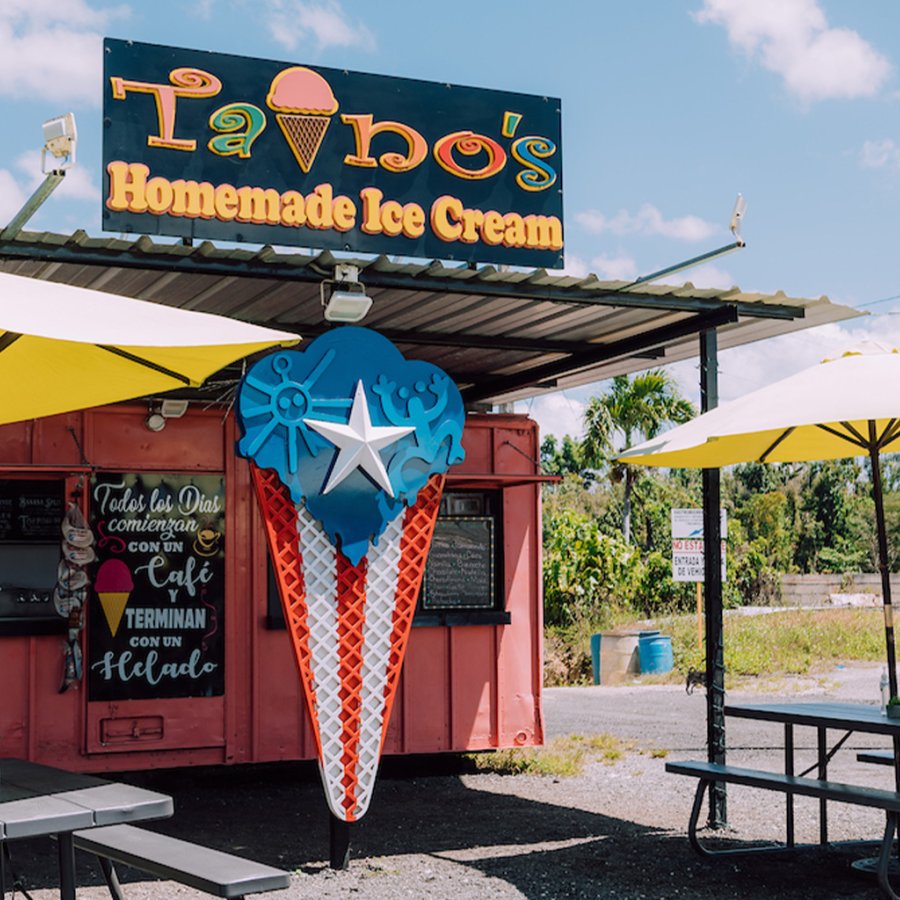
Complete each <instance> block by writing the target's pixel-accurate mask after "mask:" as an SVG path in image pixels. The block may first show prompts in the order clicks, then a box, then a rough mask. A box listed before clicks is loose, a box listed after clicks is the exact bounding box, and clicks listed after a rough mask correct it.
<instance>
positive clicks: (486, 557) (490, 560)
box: [422, 516, 496, 610]
mask: <svg viewBox="0 0 900 900" xmlns="http://www.w3.org/2000/svg"><path fill="white" fill-rule="evenodd" d="M423 589H424V595H423V598H422V608H423V609H427V610H435V609H493V608H494V607H495V605H496V585H495V584H494V519H493V517H491V516H458V517H453V518H438V520H437V522H436V523H435V526H434V537H433V538H432V540H431V552H430V553H429V554H428V562H427V564H426V566H425V583H424V588H423Z"/></svg>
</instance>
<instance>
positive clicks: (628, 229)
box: [575, 203, 720, 241]
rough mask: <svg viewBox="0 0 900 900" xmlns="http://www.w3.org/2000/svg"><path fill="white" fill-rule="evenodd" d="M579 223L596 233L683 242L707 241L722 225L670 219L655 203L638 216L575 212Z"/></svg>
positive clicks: (689, 218)
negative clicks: (649, 236)
mask: <svg viewBox="0 0 900 900" xmlns="http://www.w3.org/2000/svg"><path fill="white" fill-rule="evenodd" d="M575 221H576V222H578V223H579V224H580V225H582V226H584V227H585V228H586V229H587V230H588V231H591V232H594V233H595V234H603V233H604V232H609V233H611V234H617V235H627V234H638V235H659V236H660V237H667V238H674V239H675V240H679V241H704V240H706V239H708V238H710V237H711V236H712V235H714V234H716V232H718V231H719V230H720V228H719V226H718V225H715V224H713V223H711V222H707V221H705V220H704V219H701V218H700V217H699V216H681V217H680V218H676V219H666V218H665V217H664V216H663V214H662V213H661V212H660V211H659V210H658V209H657V208H656V207H655V206H653V204H652V203H645V204H644V205H643V206H641V208H640V209H639V210H638V211H637V212H636V213H635V214H634V215H632V214H631V213H629V212H627V211H626V210H624V209H623V210H619V212H617V213H616V214H615V215H614V216H607V215H605V214H604V213H602V212H599V211H598V210H593V209H591V210H587V211H585V212H580V213H575Z"/></svg>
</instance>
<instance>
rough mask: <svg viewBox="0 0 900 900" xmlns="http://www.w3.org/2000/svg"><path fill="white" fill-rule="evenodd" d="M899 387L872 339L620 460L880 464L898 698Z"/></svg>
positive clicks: (875, 477)
mask: <svg viewBox="0 0 900 900" xmlns="http://www.w3.org/2000/svg"><path fill="white" fill-rule="evenodd" d="M898 384H900V353H898V352H897V350H895V349H889V348H886V347H883V346H881V345H880V344H877V343H874V342H866V343H864V344H862V345H860V347H858V348H856V349H854V350H850V351H848V352H846V353H844V354H843V355H841V356H839V357H836V358H834V359H826V360H824V361H823V362H821V363H819V364H818V365H815V366H811V367H810V368H808V369H804V370H803V371H802V372H799V373H797V374H796V375H792V376H791V377H789V378H785V379H783V380H782V381H778V382H776V383H775V384H770V385H768V386H767V387H764V388H760V389H759V390H758V391H754V392H752V393H750V394H747V395H746V396H744V397H740V398H739V399H737V400H733V401H731V402H730V403H723V404H722V405H721V406H719V407H717V408H716V409H713V410H710V411H709V412H708V413H704V414H703V415H702V416H698V417H697V418H696V419H692V420H691V421H690V422H687V423H686V424H684V425H680V426H678V427H677V428H673V429H672V430H671V431H667V432H665V433H664V434H661V435H659V436H658V437H655V438H652V439H651V440H649V441H645V442H644V443H643V444H639V445H638V446H637V447H633V448H632V449H630V450H626V451H625V452H624V453H622V454H621V455H620V456H619V459H620V460H621V461H622V462H627V463H636V464H639V465H645V466H666V467H672V468H702V469H710V468H719V467H721V466H728V465H731V464H733V463H739V462H749V461H751V460H754V461H757V462H805V461H808V460H815V459H839V458H842V457H847V456H860V455H862V454H865V455H867V456H868V457H869V459H870V460H871V462H872V496H873V498H874V500H875V522H876V527H877V531H878V558H879V569H880V571H881V585H882V596H883V599H884V623H885V641H886V644H887V661H888V678H889V681H890V690H891V697H896V696H897V672H896V659H895V651H894V622H893V609H892V606H891V582H890V573H889V570H888V550H887V534H886V530H885V524H884V502H883V497H882V489H881V468H880V464H879V456H880V454H881V453H886V452H891V451H894V450H900V392H898V390H897V385H898Z"/></svg>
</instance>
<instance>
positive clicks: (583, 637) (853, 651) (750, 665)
mask: <svg viewBox="0 0 900 900" xmlns="http://www.w3.org/2000/svg"><path fill="white" fill-rule="evenodd" d="M620 624H622V625H626V626H631V627H635V628H641V629H647V628H651V627H652V628H658V629H659V630H660V631H661V632H662V633H663V634H664V635H669V636H671V638H672V652H673V655H674V657H675V668H674V671H673V672H672V673H670V674H669V675H664V676H652V677H649V676H645V677H644V678H643V679H642V681H645V682H647V683H651V682H656V683H659V682H670V683H675V682H683V681H684V678H685V675H686V674H687V671H688V669H689V668H691V667H693V668H695V669H700V670H703V669H704V668H705V649H704V648H703V647H702V646H701V647H698V645H697V617H696V615H695V614H692V615H682V616H667V617H664V618H658V619H654V620H652V621H651V622H648V621H646V620H645V621H642V622H636V621H634V620H632V621H631V622H623V623H620ZM602 630H604V629H603V628H592V627H591V625H590V624H589V623H584V622H582V623H580V624H579V625H578V626H577V627H573V628H570V629H552V630H551V629H548V632H547V635H546V639H545V642H544V652H545V659H546V662H547V664H546V666H545V684H547V685H555V684H589V683H590V681H591V663H590V635H591V634H592V633H593V632H594V631H602ZM724 640H725V672H726V684H727V679H729V678H734V677H740V676H755V677H766V676H780V675H807V674H810V673H811V672H813V673H814V672H815V671H816V670H817V669H818V670H824V669H825V668H828V667H831V666H833V665H834V664H835V663H839V662H840V663H846V662H854V661H881V660H883V659H884V657H885V644H884V620H883V618H882V611H881V608H880V607H877V608H875V607H872V608H863V609H827V610H821V609H819V610H812V609H810V610H784V611H779V612H773V613H765V614H760V615H753V616H747V615H741V614H739V613H738V612H736V611H734V612H726V613H725V624H724Z"/></svg>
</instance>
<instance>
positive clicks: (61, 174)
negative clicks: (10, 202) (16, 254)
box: [0, 171, 66, 241]
mask: <svg viewBox="0 0 900 900" xmlns="http://www.w3.org/2000/svg"><path fill="white" fill-rule="evenodd" d="M65 177H66V173H65V171H53V172H48V173H47V177H46V178H44V180H43V181H42V182H41V183H40V184H39V185H38V186H37V188H36V189H35V191H34V193H33V194H32V195H31V196H30V197H29V198H28V199H27V200H26V201H25V205H24V206H23V207H22V208H21V209H20V210H19V211H18V212H17V213H16V214H15V216H14V217H13V219H12V221H11V222H10V223H9V225H7V226H6V228H3V229H0V239H2V240H4V241H7V240H12V239H13V238H14V237H15V236H16V235H17V234H18V233H19V232H20V231H21V230H22V229H23V228H24V227H25V225H26V224H27V222H28V220H29V219H30V218H31V217H32V216H33V215H34V214H35V213H36V212H37V211H38V209H39V208H40V206H41V204H42V203H43V202H44V201H45V200H46V199H47V198H48V197H49V196H50V195H51V194H52V193H53V192H54V191H55V190H56V188H57V187H59V185H60V184H61V183H62V180H63V178H65Z"/></svg>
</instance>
